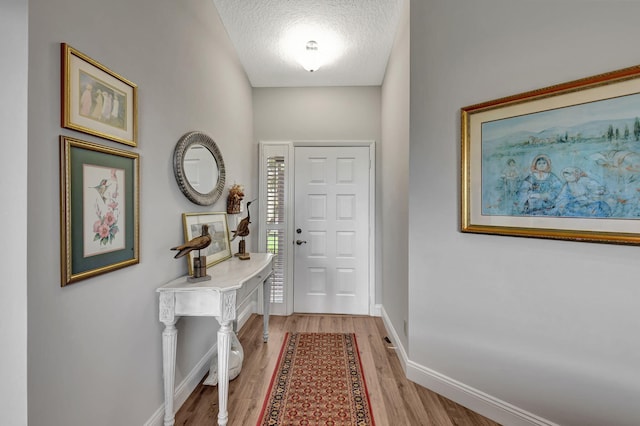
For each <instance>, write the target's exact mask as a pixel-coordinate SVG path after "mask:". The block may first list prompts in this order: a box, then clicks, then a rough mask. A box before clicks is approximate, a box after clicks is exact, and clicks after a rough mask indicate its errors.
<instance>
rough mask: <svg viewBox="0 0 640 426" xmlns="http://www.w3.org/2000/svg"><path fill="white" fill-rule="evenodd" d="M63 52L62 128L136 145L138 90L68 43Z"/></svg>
mask: <svg viewBox="0 0 640 426" xmlns="http://www.w3.org/2000/svg"><path fill="white" fill-rule="evenodd" d="M61 51H62V126H63V127H66V128H68V129H73V130H78V131H80V132H84V133H88V134H90V135H95V136H99V137H101V138H105V139H109V140H112V141H115V142H120V143H123V144H125V145H130V146H136V145H137V91H138V88H137V86H136V85H135V84H134V83H132V82H130V81H128V80H126V79H125V78H124V77H121V76H119V75H118V74H116V73H114V72H113V71H111V70H110V69H108V68H107V67H105V66H104V65H102V64H100V63H99V62H97V61H95V60H93V59H91V58H90V57H88V56H87V55H85V54H83V53H81V52H79V51H77V50H76V49H74V48H73V47H71V46H69V45H68V44H66V43H62V44H61Z"/></svg>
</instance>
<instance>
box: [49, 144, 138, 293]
mask: <svg viewBox="0 0 640 426" xmlns="http://www.w3.org/2000/svg"><path fill="white" fill-rule="evenodd" d="M139 163H140V160H139V155H138V154H136V153H133V152H128V151H123V150H119V149H115V148H109V147H105V146H101V145H97V144H94V143H90V142H85V141H81V140H78V139H73V138H70V137H67V136H60V236H61V238H60V240H61V247H60V255H61V256H60V257H61V285H62V286H63V287H64V286H65V285H67V284H71V283H75V282H77V281H80V280H84V279H86V278H90V277H93V276H96V275H99V274H104V273H106V272H110V271H113V270H116V269H120V268H124V267H126V266H130V265H133V264H136V263H139V262H140V258H139V240H140V238H139V217H140V214H139V186H140V185H139V167H140V166H139Z"/></svg>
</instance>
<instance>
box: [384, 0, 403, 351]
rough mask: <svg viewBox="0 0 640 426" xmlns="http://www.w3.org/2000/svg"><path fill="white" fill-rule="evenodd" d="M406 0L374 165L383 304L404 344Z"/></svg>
mask: <svg viewBox="0 0 640 426" xmlns="http://www.w3.org/2000/svg"><path fill="white" fill-rule="evenodd" d="M409 9H410V8H409V0H406V1H405V2H404V5H403V11H402V15H401V19H400V22H399V28H398V33H397V34H396V38H395V41H394V45H393V50H392V52H391V57H390V58H389V63H388V65H387V70H386V73H385V78H384V83H383V85H382V114H381V115H382V120H381V121H382V141H383V143H382V144H381V147H380V159H379V161H378V162H379V163H380V165H381V167H380V168H379V169H378V170H379V174H380V175H381V177H380V182H381V184H382V188H381V195H382V196H381V197H380V204H381V206H382V217H381V218H380V223H381V224H382V230H381V233H382V240H381V244H380V247H381V251H382V259H383V261H382V262H380V263H381V267H382V279H381V280H380V281H381V287H382V305H383V307H384V314H385V316H386V317H387V319H388V321H390V322H391V325H392V327H393V329H394V330H395V331H396V334H397V338H398V339H399V340H400V341H399V342H396V343H399V344H401V345H402V346H403V347H404V348H406V347H407V345H408V337H407V335H406V334H405V333H404V329H405V327H404V321H408V319H409V316H408V311H409V282H408V258H409V253H408V249H409V247H408V239H409V235H408V232H409V191H408V188H409V126H410V123H409V115H410V113H409V99H410V95H409V89H410V84H409V77H410V76H409V71H410V70H409V68H410V61H409V55H410V51H409Z"/></svg>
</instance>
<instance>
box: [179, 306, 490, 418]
mask: <svg viewBox="0 0 640 426" xmlns="http://www.w3.org/2000/svg"><path fill="white" fill-rule="evenodd" d="M294 331H299V332H336V333H355V334H356V339H357V342H358V348H359V350H360V357H361V360H362V365H363V369H364V373H365V380H366V383H367V388H368V390H369V398H370V400H371V407H372V411H373V418H374V420H375V422H376V425H377V426H418V425H425V426H427V425H434V426H436V425H437V426H499V425H498V424H497V423H495V422H493V421H491V420H489V419H487V418H485V417H482V416H480V415H479V414H477V413H474V412H473V411H471V410H468V409H467V408H465V407H463V406H461V405H458V404H456V403H455V402H453V401H451V400H449V399H447V398H444V397H442V396H440V395H438V394H436V393H434V392H431V391H429V390H427V389H425V388H423V387H421V386H419V385H417V384H415V383H413V382H411V381H409V380H407V379H406V378H405V375H404V371H403V370H402V366H401V364H400V361H399V360H398V357H397V355H396V353H395V350H394V349H393V348H392V347H391V345H390V344H388V343H387V342H385V340H384V337H385V336H386V335H387V334H386V331H385V328H384V325H383V323H382V320H381V319H380V318H374V317H361V316H344V315H303V314H294V315H291V316H288V317H282V316H272V317H271V318H270V319H269V342H268V343H263V342H262V316H258V315H253V316H252V317H251V318H250V319H249V320H248V321H247V323H246V324H245V326H244V327H243V328H242V330H240V333H239V334H238V338H239V340H240V342H241V343H242V347H243V349H244V362H243V367H242V372H241V373H240V375H239V376H238V377H237V378H236V379H235V380H233V381H232V382H231V383H230V385H229V425H230V426H245V425H250V426H253V425H255V424H256V422H257V421H258V416H259V414H260V410H261V409H262V403H263V402H264V398H265V395H266V394H267V390H268V388H269V383H270V380H271V375H272V374H273V370H274V369H275V365H276V361H277V358H278V354H279V352H280V348H281V346H282V342H283V340H284V335H285V333H286V332H294ZM203 380H204V379H203ZM217 416H218V388H217V387H212V386H204V385H203V384H202V382H200V384H199V385H198V387H196V389H195V390H194V391H193V393H192V394H191V395H190V396H189V398H188V399H187V400H186V401H185V403H184V404H183V405H182V407H181V408H180V410H179V411H178V412H177V413H176V422H175V424H176V425H190V426H199V425H216V424H217Z"/></svg>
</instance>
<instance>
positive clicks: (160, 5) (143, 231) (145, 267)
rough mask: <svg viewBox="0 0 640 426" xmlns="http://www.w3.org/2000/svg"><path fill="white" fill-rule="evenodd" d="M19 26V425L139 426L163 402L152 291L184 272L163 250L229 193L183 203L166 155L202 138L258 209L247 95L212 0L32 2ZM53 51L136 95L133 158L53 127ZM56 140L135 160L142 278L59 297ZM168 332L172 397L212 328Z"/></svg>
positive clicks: (188, 324) (78, 286)
mask: <svg viewBox="0 0 640 426" xmlns="http://www.w3.org/2000/svg"><path fill="white" fill-rule="evenodd" d="M29 19H30V20H29V28H30V31H29V187H28V191H29V192H28V194H29V195H28V201H29V216H28V219H29V228H28V247H29V256H30V257H29V258H30V262H31V263H30V265H29V269H28V287H29V288H28V307H29V340H28V343H29V349H28V353H29V355H28V362H29V381H28V385H29V424H30V425H31V426H39V425H68V426H80V425H95V426H100V425H140V424H144V423H145V422H146V421H147V420H149V418H150V417H151V415H152V414H153V413H155V412H156V410H158V409H159V408H160V407H161V405H162V404H163V402H164V401H163V390H162V389H163V388H162V377H161V374H162V351H161V338H160V336H161V331H162V325H161V324H160V322H159V321H158V296H157V294H156V292H155V290H156V288H157V287H159V286H161V285H162V284H164V283H165V282H167V281H169V280H171V279H173V278H176V277H178V276H180V275H183V274H186V272H187V267H186V261H185V260H184V259H178V260H174V259H173V255H174V253H172V252H170V250H169V248H170V247H172V246H174V245H176V244H178V243H181V242H182V241H183V233H182V232H183V231H182V218H181V214H182V213H183V212H197V211H202V212H207V211H226V202H225V201H226V194H227V192H226V191H225V192H224V194H223V197H222V198H221V199H220V200H219V201H218V202H217V203H215V204H214V205H213V206H204V207H203V206H197V205H195V204H192V203H191V202H190V201H188V200H187V199H186V197H184V196H183V194H182V193H181V192H180V190H179V189H178V186H177V185H176V182H175V178H174V176H173V168H172V155H173V149H174V147H175V144H176V142H177V141H178V139H179V138H180V137H181V136H182V135H183V134H184V133H186V132H188V131H191V130H200V131H203V132H205V133H207V134H209V135H210V136H211V137H212V138H213V139H214V140H215V141H216V143H217V144H218V146H219V148H220V150H221V152H222V155H223V157H224V160H225V163H226V170H227V182H228V184H231V183H233V182H234V181H235V182H238V183H243V184H245V185H246V188H247V196H248V197H252V196H255V195H256V194H257V191H256V190H255V188H256V187H257V171H256V169H257V166H256V165H257V147H256V144H255V143H254V142H253V130H252V128H253V123H252V121H253V118H252V109H251V87H250V85H249V83H248V80H247V78H246V76H245V74H244V71H243V70H242V67H241V65H240V63H239V61H238V60H237V57H236V55H235V52H234V49H233V47H232V45H231V43H230V41H229V40H228V37H227V35H226V32H225V30H224V28H223V26H222V24H221V22H220V20H219V18H218V15H217V13H216V10H215V8H214V5H213V2H211V1H210V0H182V1H179V2H175V1H170V0H138V1H134V2H131V1H127V0H113V1H108V2H105V1H98V0H31V1H30V2H29ZM60 42H67V43H69V44H70V45H71V46H73V47H75V48H76V49H78V50H79V51H81V52H83V53H85V54H87V55H89V56H90V57H91V58H93V59H95V60H97V61H99V62H101V63H103V64H104V65H106V66H107V67H109V68H110V69H111V70H113V71H114V72H116V73H118V74H120V75H122V76H123V77H125V78H127V79H129V80H131V81H133V82H134V83H136V84H137V85H138V89H139V91H138V94H139V103H138V124H139V133H138V136H139V140H138V147H137V148H130V147H127V146H125V145H121V144H117V143H114V142H110V141H106V140H102V139H100V138H97V137H92V136H90V135H85V134H82V133H79V132H75V131H70V130H67V129H62V128H61V127H60V81H61V80H60V78H61V76H60V45H59V44H60ZM60 134H64V135H72V136H73V137H77V138H79V139H82V140H87V141H93V142H97V143H100V144H102V145H106V146H112V147H116V148H121V149H126V150H131V151H134V152H137V153H139V154H140V158H141V159H140V167H141V179H140V237H141V238H140V264H139V265H134V266H130V267H127V268H124V269H121V270H118V271H114V272H111V273H108V274H105V275H101V276H98V277H94V278H91V279H88V280H84V281H81V282H78V283H75V284H72V285H69V286H67V287H64V288H61V287H60V266H59V264H60V260H59V253H60V247H59V232H60V231H59V188H58V182H59V171H58V155H59V154H58V153H59V144H58V136H59V135H60ZM227 188H228V185H227ZM14 223H15V222H14ZM18 223H19V222H18ZM16 228H17V229H18V230H19V231H20V232H24V227H22V226H18V227H16ZM16 228H13V229H16ZM250 244H251V243H250ZM178 329H179V334H178V354H177V358H178V359H177V368H176V384H179V383H180V382H181V381H182V380H183V378H184V377H185V375H187V374H188V373H190V372H191V370H192V369H193V368H194V366H195V365H196V363H197V362H198V361H200V359H201V358H202V357H203V356H204V355H205V353H206V352H207V350H209V349H210V348H211V346H212V345H213V344H214V342H215V332H216V329H217V323H216V321H215V319H213V318H209V319H202V318H183V319H181V320H180V321H179V323H178Z"/></svg>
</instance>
